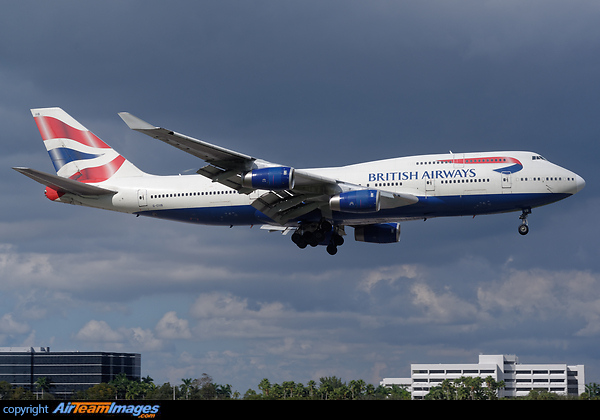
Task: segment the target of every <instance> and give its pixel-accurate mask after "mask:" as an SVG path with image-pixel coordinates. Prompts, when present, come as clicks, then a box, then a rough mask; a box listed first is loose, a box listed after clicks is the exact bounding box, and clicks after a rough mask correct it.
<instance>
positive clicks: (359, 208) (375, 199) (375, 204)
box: [329, 190, 380, 213]
mask: <svg viewBox="0 0 600 420" xmlns="http://www.w3.org/2000/svg"><path fill="white" fill-rule="evenodd" d="M379 206H380V204H379V191H378V190H358V191H347V192H343V193H341V194H340V195H336V196H335V197H331V199H330V200H329V207H330V208H331V210H333V211H343V212H347V213H371V212H374V211H379Z"/></svg>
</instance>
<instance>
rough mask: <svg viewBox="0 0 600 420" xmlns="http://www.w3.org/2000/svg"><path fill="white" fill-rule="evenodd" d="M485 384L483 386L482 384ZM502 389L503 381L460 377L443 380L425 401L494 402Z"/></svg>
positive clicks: (489, 378)
mask: <svg viewBox="0 0 600 420" xmlns="http://www.w3.org/2000/svg"><path fill="white" fill-rule="evenodd" d="M484 383H485V386H483V384H484ZM500 388H504V381H500V382H496V381H495V380H494V378H492V377H491V376H488V377H487V378H485V379H483V378H481V377H479V376H475V377H471V376H461V377H460V378H457V379H453V380H450V379H444V381H442V383H441V385H439V386H434V387H432V388H431V390H430V391H429V393H428V394H427V395H426V396H425V399H426V400H495V399H498V390H499V389H500Z"/></svg>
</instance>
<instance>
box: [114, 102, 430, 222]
mask: <svg viewBox="0 0 600 420" xmlns="http://www.w3.org/2000/svg"><path fill="white" fill-rule="evenodd" d="M119 116H120V117H121V118H122V119H123V121H124V122H125V123H126V124H127V125H128V126H129V128H131V129H132V130H135V131H139V132H140V133H143V134H146V135H148V136H150V137H153V138H155V139H158V140H161V141H163V142H165V143H167V144H170V145H171V146H174V147H177V148H178V149H180V150H183V151H184V152H186V153H189V154H191V155H193V156H196V157H199V158H200V159H202V160H204V161H206V162H207V163H208V165H206V166H204V167H202V168H200V169H199V170H198V171H197V173H198V174H200V175H203V176H205V177H207V178H210V179H212V181H213V182H219V183H221V184H223V185H226V186H227V187H230V188H233V189H235V190H237V191H239V192H240V193H243V194H248V193H250V192H253V191H255V188H251V187H247V186H245V185H244V184H243V182H242V179H243V177H244V175H245V174H246V173H247V172H249V171H252V170H253V169H261V168H270V167H279V166H281V165H279V164H274V163H271V162H267V161H264V160H262V159H257V158H255V157H252V156H249V155H246V154H243V153H239V152H235V151H233V150H229V149H226V148H224V147H220V146H217V145H214V144H211V143H208V142H205V141H202V140H198V139H194V138H192V137H188V136H186V135H183V134H180V133H176V132H174V131H171V130H168V129H165V128H161V127H156V126H153V125H152V124H149V123H147V122H146V121H143V120H141V119H139V118H138V117H136V116H134V115H132V114H130V113H128V112H120V113H119ZM294 176H295V183H294V187H293V188H292V189H288V190H278V191H269V192H265V193H264V194H262V195H261V196H260V197H258V198H257V199H256V200H255V201H254V202H253V203H252V206H253V207H255V208H256V209H257V210H259V211H261V212H262V213H264V214H265V215H267V216H268V217H270V218H271V219H273V220H274V221H276V222H277V223H280V224H282V225H283V224H285V223H286V222H287V221H289V220H291V219H294V218H296V217H300V216H302V215H304V214H307V213H309V212H311V211H313V210H315V209H317V208H320V207H324V206H328V204H329V199H330V197H332V196H334V195H336V194H340V193H341V192H343V191H347V190H352V189H364V188H365V187H361V186H358V185H352V184H348V183H345V182H343V181H341V180H337V179H333V178H329V177H324V176H320V175H318V174H315V173H313V172H311V171H307V170H302V169H295V170H294ZM384 201H385V206H386V207H387V208H391V207H399V206H401V205H408V204H413V203H414V202H416V201H418V200H417V199H416V198H415V197H414V196H411V195H408V194H404V195H400V194H394V195H392V196H389V197H388V196H385V200H384Z"/></svg>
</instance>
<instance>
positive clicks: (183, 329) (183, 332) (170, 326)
mask: <svg viewBox="0 0 600 420" xmlns="http://www.w3.org/2000/svg"><path fill="white" fill-rule="evenodd" d="M155 331H156V334H157V336H158V337H159V338H161V339H165V340H175V339H186V338H191V336H192V334H191V332H190V329H189V326H188V321H187V320H186V319H180V318H178V317H177V313H176V312H175V311H170V312H167V313H166V314H164V315H163V317H162V318H161V319H160V321H158V323H157V324H156V327H155Z"/></svg>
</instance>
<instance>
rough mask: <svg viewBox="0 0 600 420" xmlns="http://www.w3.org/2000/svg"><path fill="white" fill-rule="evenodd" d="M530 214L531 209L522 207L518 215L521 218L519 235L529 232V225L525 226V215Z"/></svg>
mask: <svg viewBox="0 0 600 420" xmlns="http://www.w3.org/2000/svg"><path fill="white" fill-rule="evenodd" d="M530 214H531V209H529V208H527V209H523V213H521V215H520V216H519V219H521V220H522V222H521V226H519V233H520V234H521V235H527V234H528V233H529V226H527V216H529V215H530Z"/></svg>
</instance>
